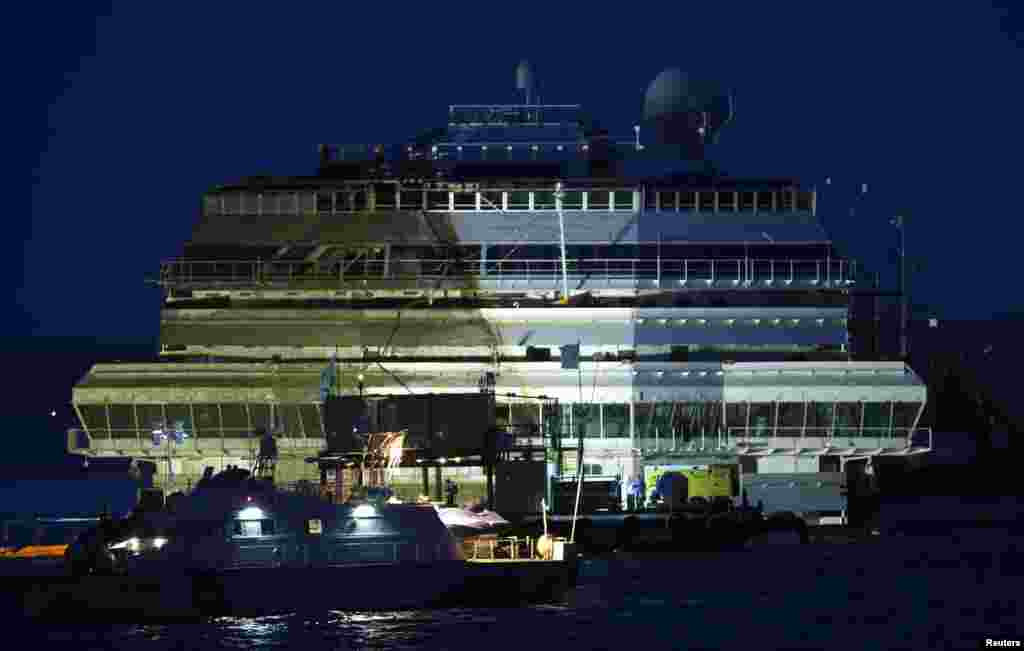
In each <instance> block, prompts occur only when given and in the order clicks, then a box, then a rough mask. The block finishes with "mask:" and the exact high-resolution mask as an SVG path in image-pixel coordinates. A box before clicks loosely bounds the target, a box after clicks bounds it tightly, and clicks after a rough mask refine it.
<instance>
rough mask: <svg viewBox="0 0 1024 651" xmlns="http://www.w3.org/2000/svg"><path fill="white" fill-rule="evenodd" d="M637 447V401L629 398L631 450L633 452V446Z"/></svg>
mask: <svg viewBox="0 0 1024 651" xmlns="http://www.w3.org/2000/svg"><path fill="white" fill-rule="evenodd" d="M635 447H636V403H635V402H633V398H632V397H630V399H629V450H630V454H632V451H633V448H635Z"/></svg>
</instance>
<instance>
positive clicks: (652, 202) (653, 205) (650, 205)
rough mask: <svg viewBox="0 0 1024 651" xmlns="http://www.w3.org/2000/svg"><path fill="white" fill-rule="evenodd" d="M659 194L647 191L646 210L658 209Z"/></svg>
mask: <svg viewBox="0 0 1024 651" xmlns="http://www.w3.org/2000/svg"><path fill="white" fill-rule="evenodd" d="M657 200H658V193H657V192H656V191H654V190H647V192H645V193H644V209H646V210H656V209H657V207H658V206H657Z"/></svg>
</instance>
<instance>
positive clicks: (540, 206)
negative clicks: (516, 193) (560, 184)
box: [533, 191, 555, 210]
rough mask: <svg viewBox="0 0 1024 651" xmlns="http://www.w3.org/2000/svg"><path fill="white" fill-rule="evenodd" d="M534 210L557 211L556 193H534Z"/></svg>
mask: <svg viewBox="0 0 1024 651" xmlns="http://www.w3.org/2000/svg"><path fill="white" fill-rule="evenodd" d="M533 209H534V210H554V209H555V193H554V192H547V191H543V192H534V193H533Z"/></svg>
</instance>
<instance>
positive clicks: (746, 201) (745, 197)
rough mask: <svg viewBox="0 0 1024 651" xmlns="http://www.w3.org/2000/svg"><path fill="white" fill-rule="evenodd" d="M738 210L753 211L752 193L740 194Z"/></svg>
mask: <svg viewBox="0 0 1024 651" xmlns="http://www.w3.org/2000/svg"><path fill="white" fill-rule="evenodd" d="M740 210H741V211H752V210H754V193H753V192H740Z"/></svg>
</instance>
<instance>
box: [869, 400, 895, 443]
mask: <svg viewBox="0 0 1024 651" xmlns="http://www.w3.org/2000/svg"><path fill="white" fill-rule="evenodd" d="M889 416H890V413H889V403H888V402H866V403H864V436H885V435H888V433H889Z"/></svg>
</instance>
